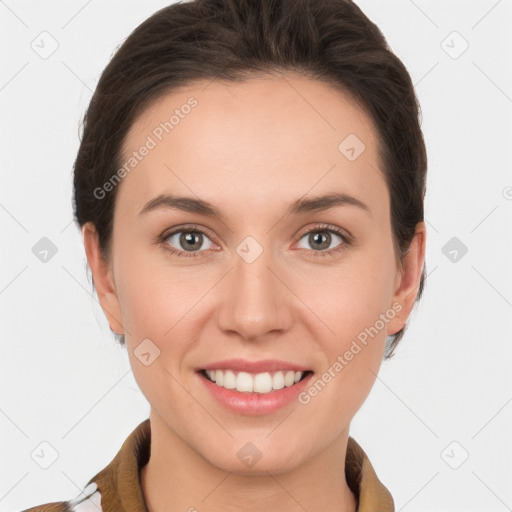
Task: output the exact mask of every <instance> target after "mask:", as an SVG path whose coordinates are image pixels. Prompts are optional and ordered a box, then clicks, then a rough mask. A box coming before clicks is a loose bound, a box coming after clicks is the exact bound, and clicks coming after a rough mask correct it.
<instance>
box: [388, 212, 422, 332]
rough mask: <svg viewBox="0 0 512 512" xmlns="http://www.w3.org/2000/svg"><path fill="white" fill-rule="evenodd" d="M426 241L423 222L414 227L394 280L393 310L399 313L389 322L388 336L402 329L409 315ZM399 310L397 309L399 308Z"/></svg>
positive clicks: (417, 286) (414, 298)
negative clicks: (399, 270) (399, 269)
mask: <svg viewBox="0 0 512 512" xmlns="http://www.w3.org/2000/svg"><path fill="white" fill-rule="evenodd" d="M426 241H427V231H426V226H425V223H424V222H419V223H418V224H417V225H416V229H415V233H414V238H413V240H412V242H411V245H410V247H409V250H408V251H407V253H406V254H405V255H404V257H403V265H402V270H401V272H397V277H396V280H395V293H394V295H393V302H392V304H394V305H395V306H394V307H393V309H395V311H399V313H397V314H396V316H395V317H394V318H393V319H392V320H391V321H390V322H389V324H388V326H389V329H388V334H389V335H391V334H395V333H397V332H398V331H400V329H402V328H403V327H404V325H405V323H406V321H407V318H409V315H410V314H411V311H412V308H413V306H414V302H415V300H416V295H417V293H418V289H419V285H420V279H421V273H422V271H423V265H424V262H425V247H426ZM398 305H400V306H401V309H398V308H399V307H400V306H398Z"/></svg>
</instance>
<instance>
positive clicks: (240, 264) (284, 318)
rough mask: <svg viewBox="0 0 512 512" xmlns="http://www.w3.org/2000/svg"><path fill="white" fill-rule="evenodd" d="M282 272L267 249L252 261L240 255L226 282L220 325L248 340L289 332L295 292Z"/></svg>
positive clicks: (225, 330) (220, 309) (227, 331)
mask: <svg viewBox="0 0 512 512" xmlns="http://www.w3.org/2000/svg"><path fill="white" fill-rule="evenodd" d="M282 274H283V272H280V270H279V267H277V266H276V265H275V264H273V262H272V261H271V258H270V257H269V256H268V255H267V253H266V252H265V251H264V252H263V253H262V254H261V255H260V256H259V257H258V258H257V259H256V260H255V261H252V262H248V261H246V260H244V258H242V257H239V256H238V255H236V256H235V258H234V268H233V269H232V270H231V272H229V274H228V276H227V277H228V279H226V280H225V283H224V287H223V292H222V293H223V298H222V300H221V301H220V305H219V311H218V315H217V322H218V327H219V328H220V329H221V330H222V331H223V332H225V333H230V334H232V333H236V334H238V336H239V337H240V338H242V339H244V340H247V341H255V340H258V339H262V338H264V337H265V336H268V335H269V334H272V335H274V336H276V335H281V334H283V333H284V332H286V331H287V330H288V329H289V328H290V326H291V324H292V319H293V314H292V308H293V293H292V292H291V291H290V289H289V288H288V287H287V286H286V284H284V283H286V281H287V279H286V276H285V275H282Z"/></svg>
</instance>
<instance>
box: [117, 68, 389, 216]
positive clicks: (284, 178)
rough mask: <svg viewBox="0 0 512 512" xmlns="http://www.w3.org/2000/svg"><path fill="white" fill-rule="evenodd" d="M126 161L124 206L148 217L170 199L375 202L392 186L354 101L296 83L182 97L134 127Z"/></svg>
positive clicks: (159, 105)
mask: <svg viewBox="0 0 512 512" xmlns="http://www.w3.org/2000/svg"><path fill="white" fill-rule="evenodd" d="M121 160H122V162H121V165H123V166H125V169H126V170H127V171H128V172H127V173H126V174H125V177H124V178H123V183H122V187H121V189H123V190H124V191H123V193H121V192H119V196H129V197H130V202H131V203H133V204H136V205H138V206H140V207H142V202H144V203H145V202H146V201H147V200H148V199H150V198H151V197H154V196H156V195H158V194H161V193H162V192H164V191H179V192H187V193H188V195H196V196H200V197H202V198H204V199H206V200H208V201H210V202H212V203H218V202H222V200H223V199H226V200H228V201H230V202H231V203H233V201H237V200H238V201H239V202H240V203H241V204H246V205H247V204H252V205H254V206H256V205H257V204H258V203H259V202H261V203H262V205H263V204H264V203H265V202H268V200H269V198H271V197H276V194H279V195H283V197H285V196H286V198H287V199H288V200H292V199H296V198H298V197H300V196H302V195H304V194H306V193H308V191H310V190H311V192H325V191H328V190H331V189H336V188H338V189H339V188H340V186H341V188H343V190H342V191H344V192H349V193H352V194H354V195H357V194H359V195H363V196H366V198H367V199H370V200H371V198H370V197H369V196H371V195H372V188H373V190H374V192H375V191H376V190H377V191H378V190H379V189H380V193H382V187H383V186H385V183H384V181H383V176H382V173H381V172H380V159H379V155H378V137H377V133H376V131H375V128H374V126H373V123H372V122H371V120H370V118H369V117H368V116H367V115H366V114H365V112H364V111H363V110H362V109H361V108H360V107H359V106H358V105H357V104H356V103H355V102H354V101H353V100H352V99H351V98H350V97H349V96H348V95H346V94H344V93H342V92H340V91H338V90H335V89H334V88H332V87H330V86H329V85H327V84H325V83H323V82H319V81H315V80H310V79H306V78H302V77H296V76H287V77H274V76H268V77H259V78H251V79H249V80H247V81H245V82H241V83H239V82H221V81H211V82H196V83H195V84H192V85H188V86H184V87H180V88H178V89H175V90H173V91H171V92H169V93H168V94H166V95H164V96H162V97H160V98H159V99H158V100H156V101H154V102H153V103H152V104H151V105H150V107H149V108H148V109H146V110H145V111H144V112H143V113H142V114H141V115H140V116H139V117H138V119H137V120H136V121H135V122H134V124H133V125H132V127H131V129H130V131H129V133H128V135H127V137H126V138H125V141H124V145H123V151H122V158H121ZM129 162H131V164H133V165H128V163H129ZM228 193H230V195H229V196H228V195H227V194H228ZM118 200H120V199H119V198H118ZM247 201H250V202H249V203H247ZM288 202H289V201H288ZM139 210H140V208H139Z"/></svg>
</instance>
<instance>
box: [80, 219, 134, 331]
mask: <svg viewBox="0 0 512 512" xmlns="http://www.w3.org/2000/svg"><path fill="white" fill-rule="evenodd" d="M82 238H83V243H84V248H85V254H86V256H87V262H88V264H89V267H90V269H91V272H92V277H93V281H94V286H95V288H96V293H97V295H98V300H99V301H100V305H101V308H102V309H103V312H104V313H105V316H106V317H107V320H108V323H109V326H110V330H111V331H112V332H114V333H117V334H124V328H123V323H122V317H121V308H120V304H119V299H118V297H117V292H116V289H115V285H114V280H113V277H112V271H111V268H110V266H109V265H108V263H107V262H106V261H105V260H104V259H103V256H102V254H101V250H100V245H99V239H98V232H97V230H96V227H95V226H94V224H92V223H91V222H86V223H85V224H84V225H83V226H82Z"/></svg>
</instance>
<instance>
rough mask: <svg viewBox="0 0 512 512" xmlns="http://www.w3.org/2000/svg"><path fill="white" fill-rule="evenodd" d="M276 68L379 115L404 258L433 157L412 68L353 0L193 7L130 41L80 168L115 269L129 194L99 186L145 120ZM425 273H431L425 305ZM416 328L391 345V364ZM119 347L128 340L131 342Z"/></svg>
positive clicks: (83, 202)
mask: <svg viewBox="0 0 512 512" xmlns="http://www.w3.org/2000/svg"><path fill="white" fill-rule="evenodd" d="M269 72H272V73H286V72H294V73H298V74H300V75H303V76H304V77H306V78H310V79H315V80H319V81H322V82H324V83H326V84H328V85H330V86H333V87H335V88H337V89H338V90H340V91H341V92H343V93H345V94H348V95H349V97H351V98H352V99H353V100H354V101H356V102H357V103H358V105H359V106H360V107H361V108H362V109H364V111H365V112H366V113H367V114H368V115H369V116H370V118H371V120H372V121H373V123H374V125H375V127H376V130H377V134H378V136H379V141H380V147H379V150H380V151H379V153H380V157H381V167H382V172H383V174H384V176H385V179H386V183H387V186H388V189H389V194H390V202H391V204H390V216H391V228H392V234H393V243H394V247H395V254H396V258H397V261H398V262H399V263H401V262H402V257H403V255H404V254H405V253H406V252H407V250H408V248H409V247H410V244H411V241H412V240H413V237H414V233H415V227H416V224H417V223H418V222H420V221H422V220H424V219H423V217H424V209H423V201H424V196H425V188H426V171H427V155H426V149H425V143H424V140H423V134H422V131H421V128H420V120H419V116H420V113H421V112H420V106H419V104H418V101H417V98H416V95H415V92H414V87H413V84H412V81H411V78H410V76H409V74H408V72H407V70H406V68H405V66H404V65H403V63H402V62H401V61H400V59H399V58H398V57H397V56H395V55H394V53H393V52H392V51H391V50H390V48H389V47H388V45H387V42H386V40H385V38H384V36H383V34H382V32H381V31H380V29H379V28H378V27H377V26H376V25H375V24H374V23H373V22H371V21H370V20H369V19H368V18H367V17H366V15H365V14H364V13H363V12H362V11H361V10H360V8H359V7H358V6H357V5H355V4H354V3H353V2H351V1H348V0H190V1H186V2H178V3H173V4H171V5H169V6H167V7H165V8H163V9H161V10H159V11H157V12H156V13H155V14H153V15H152V16H151V17H149V18H148V19H146V20H145V21H144V22H143V23H142V24H140V25H139V26H138V27H137V28H136V29H135V30H134V31H133V32H132V33H131V34H130V35H129V37H128V38H127V39H126V41H125V42H124V43H123V44H122V45H121V46H120V47H119V48H118V49H117V51H116V53H115V54H114V56H113V57H112V59H111V60H110V62H109V64H108V65H107V67H106V68H105V69H104V71H103V73H102V74H101V77H100V79H99V82H98V84H97V87H96V90H95V91H94V94H93V97H92V99H91V101H90V104H89V107H88V109H87V111H86V113H85V115H84V118H83V122H82V134H81V142H80V147H79V149H78V154H77V158H76V161H75V164H74V201H73V208H74V215H75V221H76V223H77V225H78V226H79V227H80V228H81V227H82V226H83V225H84V224H85V223H86V222H92V223H93V224H94V226H95V228H96V230H97V232H98V238H99V243H100V247H101V251H102V254H103V257H104V259H105V260H106V261H107V260H108V259H109V258H110V250H111V241H112V240H111V239H112V228H113V225H112V223H113V217H114V207H115V199H116V193H117V190H118V187H114V188H113V189H112V191H110V192H109V193H108V194H107V195H106V196H105V197H104V198H102V199H98V198H97V197H96V196H95V194H94V190H95V189H97V188H98V187H101V186H102V185H103V184H104V183H106V182H107V181H109V179H110V178H111V177H112V176H113V175H114V174H115V173H116V172H117V171H118V169H119V168H120V167H121V166H122V163H121V149H122V145H123V142H124V140H125V137H126V135H127V134H128V131H129V130H130V128H131V126H132V125H133V123H134V122H135V120H136V119H137V117H138V116H139V115H140V114H141V113H142V112H143V111H144V110H145V109H147V108H148V107H149V106H150V104H152V103H153V102H154V101H156V100H157V99H159V98H160V97H162V96H163V95H166V94H168V93H170V92H172V90H173V89H175V88H177V87H180V86H186V85H187V84H191V83H193V82H194V81H199V80H201V81H202V80H215V79H218V80H227V81H232V82H236V81H244V80H247V79H250V78H251V77H254V76H257V75H260V74H264V73H269ZM425 275H426V268H425V267H424V268H423V270H422V275H421V280H420V286H419V289H418V293H417V296H416V301H418V300H419V299H420V297H421V295H422V293H423V288H424V282H425ZM93 287H94V283H93ZM405 327H406V326H405ZM405 327H404V328H403V329H402V330H400V331H399V332H397V333H396V334H394V335H393V336H391V337H390V338H391V342H390V340H389V339H388V345H387V347H386V354H385V357H386V358H389V357H391V356H392V355H393V353H394V350H395V347H396V346H397V344H398V342H399V341H400V339H401V338H402V336H403V334H404V331H405ZM118 336H119V335H118ZM118 341H119V342H120V343H121V344H124V343H125V340H124V336H123V335H121V336H120V338H118Z"/></svg>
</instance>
